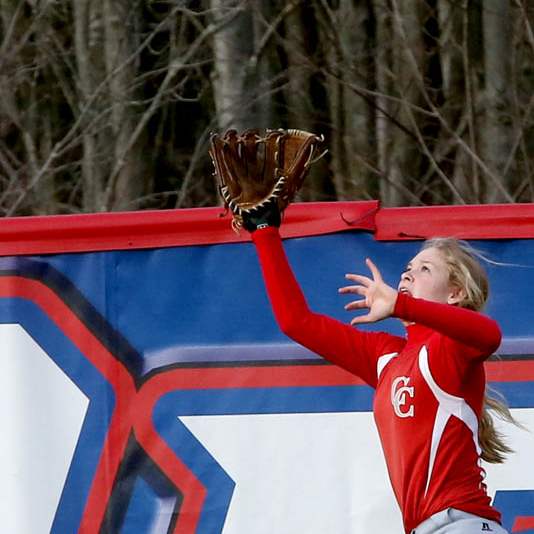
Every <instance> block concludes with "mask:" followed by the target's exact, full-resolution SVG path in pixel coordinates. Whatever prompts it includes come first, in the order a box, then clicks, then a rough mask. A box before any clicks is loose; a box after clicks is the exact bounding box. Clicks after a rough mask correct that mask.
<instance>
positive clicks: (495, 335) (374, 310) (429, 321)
mask: <svg viewBox="0 0 534 534" xmlns="http://www.w3.org/2000/svg"><path fill="white" fill-rule="evenodd" d="M366 263H367V265H368V267H369V269H370V271H371V275H372V278H370V277H367V276H362V275H357V274H348V275H346V276H347V279H349V280H351V281H353V282H355V284H354V285H351V286H346V287H342V288H341V289H340V290H339V291H340V293H349V294H356V295H360V296H361V297H363V298H362V299H360V300H356V301H353V302H351V303H349V304H347V306H345V308H346V309H347V310H359V309H366V308H367V309H368V310H369V311H368V313H367V314H365V315H360V316H357V317H355V318H354V319H353V320H352V322H351V323H352V324H359V323H370V322H375V321H379V320H381V319H384V318H386V317H390V316H392V317H398V318H399V319H402V320H403V321H404V322H406V323H418V324H422V325H424V326H427V327H429V328H432V329H433V330H436V331H437V332H439V333H441V334H443V335H445V336H447V337H449V338H451V339H453V340H454V341H457V342H459V343H462V344H463V345H466V346H467V347H470V348H472V349H474V350H472V351H471V352H467V353H466V356H472V357H478V356H488V355H489V354H492V353H493V352H495V350H497V348H498V347H499V344H500V342H501V331H500V329H499V326H498V324H497V323H496V322H495V321H494V320H493V319H491V318H489V317H487V316H486V315H483V314H481V313H478V312H475V311H472V310H468V309H465V308H461V307H459V306H454V305H451V304H442V303H439V302H431V301H428V300H424V299H418V298H414V297H411V296H410V295H407V294H405V293H399V292H397V291H396V290H395V289H393V288H392V287H390V286H388V285H387V284H386V283H385V282H384V281H383V279H382V276H381V274H380V271H379V270H378V268H377V267H376V265H375V264H374V263H373V262H372V261H371V260H369V259H367V260H366Z"/></svg>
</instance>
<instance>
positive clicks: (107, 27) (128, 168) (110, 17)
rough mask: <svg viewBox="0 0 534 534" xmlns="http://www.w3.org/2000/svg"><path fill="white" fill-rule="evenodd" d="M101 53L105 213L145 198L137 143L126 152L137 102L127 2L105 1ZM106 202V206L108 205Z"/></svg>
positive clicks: (132, 19) (131, 23)
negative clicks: (106, 146)
mask: <svg viewBox="0 0 534 534" xmlns="http://www.w3.org/2000/svg"><path fill="white" fill-rule="evenodd" d="M103 13H104V17H103V20H104V50H105V58H106V75H107V77H108V79H109V92H108V94H107V96H108V98H109V105H110V107H111V110H112V111H111V120H110V122H111V124H110V130H111V132H112V139H113V143H112V148H111V147H110V152H111V157H112V162H113V163H112V165H111V166H110V169H111V170H112V171H111V172H113V169H115V167H116V166H118V168H119V170H118V171H117V172H115V175H112V176H110V177H109V179H110V180H113V183H112V184H110V185H109V186H108V189H109V188H110V187H111V188H112V190H113V194H112V195H111V196H110V199H109V201H111V202H110V205H109V206H108V209H113V210H125V209H132V208H133V206H134V204H133V203H134V201H135V200H136V199H138V198H139V197H141V196H143V195H145V194H146V183H145V175H146V173H145V172H144V171H145V165H144V161H145V158H144V154H143V150H142V141H143V139H140V140H139V141H138V142H137V143H136V144H134V146H133V147H132V149H130V150H128V143H129V140H130V135H131V133H132V132H133V131H134V129H135V114H134V111H133V106H132V103H133V102H134V101H135V100H136V98H135V91H134V89H133V87H134V81H135V76H136V68H135V67H136V63H135V62H132V61H129V62H127V60H128V58H129V57H130V56H131V55H132V54H133V53H134V52H135V49H136V46H137V43H136V34H135V31H134V30H135V17H136V13H134V12H132V6H131V2H130V0H104V11H103ZM109 201H108V202H109Z"/></svg>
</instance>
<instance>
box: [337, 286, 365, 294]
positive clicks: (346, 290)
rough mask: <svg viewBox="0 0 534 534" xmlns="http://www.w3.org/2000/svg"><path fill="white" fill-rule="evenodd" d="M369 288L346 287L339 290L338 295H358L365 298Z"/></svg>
mask: <svg viewBox="0 0 534 534" xmlns="http://www.w3.org/2000/svg"><path fill="white" fill-rule="evenodd" d="M366 291H367V288H365V287H363V286H345V287H340V288H339V289H338V293H356V294H357V295H362V296H364V295H365V293H366Z"/></svg>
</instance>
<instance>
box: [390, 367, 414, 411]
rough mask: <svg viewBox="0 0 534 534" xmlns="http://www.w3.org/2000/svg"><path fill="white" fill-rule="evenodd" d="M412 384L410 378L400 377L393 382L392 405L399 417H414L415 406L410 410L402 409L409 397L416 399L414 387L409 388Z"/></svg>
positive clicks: (411, 406)
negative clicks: (409, 384)
mask: <svg viewBox="0 0 534 534" xmlns="http://www.w3.org/2000/svg"><path fill="white" fill-rule="evenodd" d="M409 382H410V377H408V376H398V377H397V378H395V380H393V382H392V384H391V404H392V405H393V410H395V414H396V415H397V416H398V417H402V418H404V417H413V416H414V406H413V404H412V405H410V407H409V408H408V410H404V411H403V410H402V407H403V406H405V405H406V396H407V395H408V396H409V397H411V398H412V399H413V397H414V394H415V393H414V387H413V386H410V387H409V386H408V383H409Z"/></svg>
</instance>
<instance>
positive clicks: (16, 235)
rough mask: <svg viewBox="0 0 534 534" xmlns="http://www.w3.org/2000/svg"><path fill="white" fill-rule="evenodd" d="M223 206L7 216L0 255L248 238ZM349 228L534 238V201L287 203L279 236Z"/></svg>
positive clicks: (408, 235)
mask: <svg viewBox="0 0 534 534" xmlns="http://www.w3.org/2000/svg"><path fill="white" fill-rule="evenodd" d="M230 221H231V217H230V214H228V213H226V214H225V212H224V209H223V208H222V207H215V208H192V209H181V210H161V211H137V212H123V213H116V212H115V213H94V214H81V215H50V216H38V217H12V218H4V219H2V220H1V221H0V255H3V256H13V255H23V254H47V253H60V252H89V251H98V250H131V249H144V248H162V247H174V246H190V245H210V244H219V243H239V242H244V241H249V240H250V236H249V234H248V232H245V231H242V232H241V233H240V234H239V235H238V234H236V233H234V232H233V231H232V230H231V229H230ZM347 230H355V231H356V230H357V231H367V232H373V233H374V234H375V238H376V239H377V240H393V241H399V240H414V239H425V238H427V237H434V236H440V235H441V236H442V235H447V236H455V237H460V238H464V239H517V238H534V205H533V204H495V205H492V204H487V205H476V206H475V205H471V206H423V207H407V208H382V209H380V208H379V203H378V201H365V202H306V203H295V204H292V205H290V206H289V207H288V208H287V210H286V211H285V213H284V224H282V227H281V234H282V237H283V238H290V237H304V236H312V235H323V234H330V233H334V232H342V231H347Z"/></svg>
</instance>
